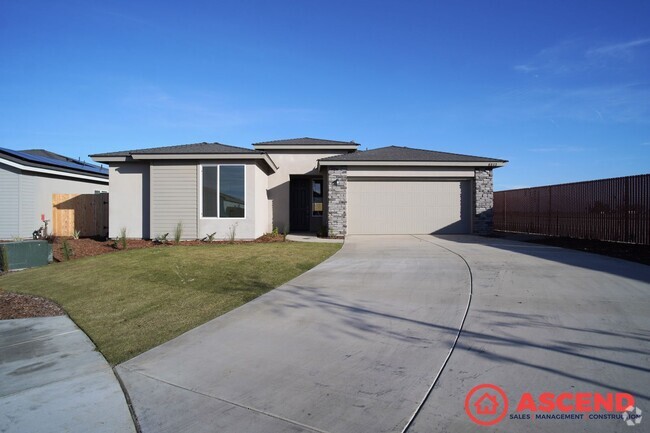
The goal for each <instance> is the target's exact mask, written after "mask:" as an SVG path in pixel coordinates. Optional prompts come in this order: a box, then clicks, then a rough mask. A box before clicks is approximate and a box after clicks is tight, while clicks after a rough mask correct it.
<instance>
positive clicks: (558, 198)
mask: <svg viewBox="0 0 650 433" xmlns="http://www.w3.org/2000/svg"><path fill="white" fill-rule="evenodd" d="M494 229H495V230H502V231H508V232H522V233H537V234H543V235H551V236H567V237H572V238H581V239H598V240H605V241H616V242H628V243H636V244H645V245H650V174H644V175H639V176H628V177H617V178H612V179H602V180H592V181H587V182H577V183H567V184H561V185H549V186H541V187H536V188H524V189H514V190H509V191H498V192H495V193H494Z"/></svg>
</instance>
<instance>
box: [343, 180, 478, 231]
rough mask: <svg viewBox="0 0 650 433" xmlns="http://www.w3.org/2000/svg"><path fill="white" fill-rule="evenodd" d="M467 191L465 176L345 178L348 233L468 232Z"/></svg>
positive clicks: (468, 200) (468, 183) (468, 199)
mask: <svg viewBox="0 0 650 433" xmlns="http://www.w3.org/2000/svg"><path fill="white" fill-rule="evenodd" d="M470 193H471V189H470V182H469V181H467V180H463V181H459V180H449V181H441V180H383V179H382V180H355V179H348V233H349V234H429V233H441V234H443V233H447V234H451V233H469V232H470V230H471V225H470V224H471V223H470V221H471V218H470V211H471V207H470V206H471V196H470Z"/></svg>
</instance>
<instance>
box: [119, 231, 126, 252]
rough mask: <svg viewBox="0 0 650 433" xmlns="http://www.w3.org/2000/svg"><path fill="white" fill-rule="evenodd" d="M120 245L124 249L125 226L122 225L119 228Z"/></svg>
mask: <svg viewBox="0 0 650 433" xmlns="http://www.w3.org/2000/svg"><path fill="white" fill-rule="evenodd" d="M120 245H121V246H122V249H123V250H125V249H126V247H127V245H126V227H122V228H121V229H120Z"/></svg>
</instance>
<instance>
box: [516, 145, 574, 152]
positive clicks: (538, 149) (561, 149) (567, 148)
mask: <svg viewBox="0 0 650 433" xmlns="http://www.w3.org/2000/svg"><path fill="white" fill-rule="evenodd" d="M585 150H586V149H585V148H584V147H578V146H556V147H534V148H532V149H528V151H529V152H537V153H550V152H554V153H558V152H562V153H565V152H583V151H585Z"/></svg>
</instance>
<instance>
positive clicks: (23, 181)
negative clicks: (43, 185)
mask: <svg viewBox="0 0 650 433" xmlns="http://www.w3.org/2000/svg"><path fill="white" fill-rule="evenodd" d="M35 201H36V182H35V180H34V177H33V176H30V175H29V174H26V173H23V174H22V175H21V176H20V218H19V225H20V236H21V237H29V236H31V234H32V233H33V232H34V230H38V228H39V227H40V226H41V224H40V214H38V211H37V210H36V204H35V203H34V202H35ZM47 205H49V206H48V207H49V208H51V207H52V201H51V200H50V202H49V203H47ZM39 210H41V209H39ZM46 210H50V209H46ZM43 214H45V215H46V216H47V212H43ZM50 229H51V226H50Z"/></svg>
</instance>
